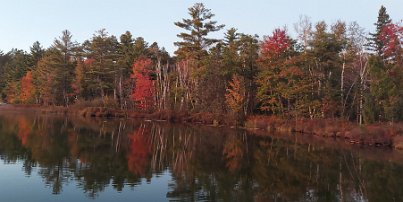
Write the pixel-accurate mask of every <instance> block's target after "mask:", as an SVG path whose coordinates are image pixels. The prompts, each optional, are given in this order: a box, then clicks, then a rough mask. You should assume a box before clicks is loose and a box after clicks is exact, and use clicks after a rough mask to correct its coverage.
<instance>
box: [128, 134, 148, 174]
mask: <svg viewBox="0 0 403 202" xmlns="http://www.w3.org/2000/svg"><path fill="white" fill-rule="evenodd" d="M130 141H131V144H130V152H129V154H128V169H129V171H130V172H132V173H134V174H136V175H144V174H145V171H146V167H147V165H148V164H149V162H150V161H149V157H150V155H151V145H150V144H149V142H148V141H147V139H146V136H145V135H144V128H142V127H140V128H139V129H138V130H137V132H135V133H134V134H133V135H131V136H130Z"/></svg>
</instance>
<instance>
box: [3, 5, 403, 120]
mask: <svg viewBox="0 0 403 202" xmlns="http://www.w3.org/2000/svg"><path fill="white" fill-rule="evenodd" d="M188 14H189V15H188V16H187V18H185V19H182V20H179V21H177V22H174V24H173V25H172V26H177V27H179V28H181V29H182V30H183V32H181V33H178V35H177V37H178V41H177V42H175V46H176V47H177V49H176V51H175V53H174V55H173V56H171V55H170V54H169V53H168V52H167V51H166V50H165V49H164V48H162V47H160V45H159V44H157V43H156V42H153V43H149V42H146V41H145V40H144V38H143V37H140V36H139V37H135V36H133V35H132V34H131V33H130V32H129V31H126V32H125V33H123V34H121V35H120V37H116V36H114V35H110V34H109V33H108V32H107V31H106V30H105V29H101V30H99V31H96V32H95V33H94V35H93V36H92V38H90V39H88V40H85V41H84V42H82V43H79V42H76V41H74V39H73V34H72V33H70V31H68V30H64V31H62V33H61V36H59V37H57V38H56V39H55V41H54V43H53V44H52V45H51V46H50V47H48V48H44V47H42V45H41V44H40V43H39V42H38V41H37V42H34V43H33V45H32V46H31V48H30V51H29V52H27V51H24V50H19V49H12V50H11V51H9V52H6V53H5V52H1V51H0V103H1V102H5V103H8V104H24V105H26V104H30V105H32V104H34V105H40V106H64V107H71V106H74V105H85V106H98V107H110V108H116V109H120V110H134V111H138V112H144V113H152V112H158V111H172V112H189V113H200V112H203V113H212V114H226V115H228V116H231V117H233V118H234V119H236V120H238V121H240V122H242V121H243V120H244V119H245V117H247V116H250V115H256V114H259V115H273V116H278V117H282V118H286V119H291V118H307V119H318V118H319V119H322V118H323V119H324V118H340V119H343V120H349V121H353V122H356V123H359V124H370V123H375V122H398V121H402V120H403V50H402V48H403V47H402V45H403V26H402V22H403V21H402V20H401V19H398V20H399V21H396V22H395V21H394V20H392V19H391V18H390V16H389V15H388V13H387V10H386V8H385V7H383V6H382V7H381V8H380V9H379V13H378V18H377V21H376V22H374V26H375V29H374V30H375V31H374V32H373V33H368V32H367V31H366V30H365V29H364V28H362V27H360V25H359V24H358V23H356V22H343V21H337V22H335V23H333V24H327V23H326V22H324V21H320V22H311V20H310V18H309V17H301V18H300V21H299V22H296V23H295V24H294V26H293V28H294V29H295V31H296V33H297V34H296V37H295V38H293V37H291V36H290V34H289V32H290V31H289V30H288V28H286V27H279V28H277V29H275V30H273V31H272V33H267V35H266V36H263V37H259V36H257V35H255V34H245V33H240V32H238V30H237V29H236V28H227V27H225V25H222V24H220V23H218V22H217V21H215V20H214V16H215V15H214V14H213V13H212V11H211V10H210V9H208V8H206V7H205V5H203V4H202V3H196V4H194V5H193V6H192V7H190V8H189V9H188ZM224 29H226V31H224V36H223V37H222V38H221V39H216V38H212V37H211V33H213V32H218V31H223V30H224Z"/></svg>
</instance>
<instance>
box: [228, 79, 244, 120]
mask: <svg viewBox="0 0 403 202" xmlns="http://www.w3.org/2000/svg"><path fill="white" fill-rule="evenodd" d="M225 100H226V103H227V104H228V106H229V108H231V110H232V111H233V112H234V113H238V112H240V111H241V110H242V108H243V106H244V103H245V87H244V85H243V80H242V78H240V77H239V76H236V75H234V76H233V77H232V81H231V82H229V88H228V89H227V93H226V94H225Z"/></svg>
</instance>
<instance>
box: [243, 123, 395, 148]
mask: <svg viewBox="0 0 403 202" xmlns="http://www.w3.org/2000/svg"><path fill="white" fill-rule="evenodd" d="M245 127H246V128H247V129H249V130H256V129H257V130H265V131H266V132H269V133H272V132H279V133H284V132H287V133H290V132H292V133H301V134H308V135H313V136H320V137H326V138H335V139H336V138H337V139H343V140H345V142H348V143H350V144H358V145H365V146H376V147H393V148H395V149H403V124H402V123H378V124H372V125H362V126H360V125H357V124H354V123H352V122H348V121H344V120H340V119H315V120H311V119H293V120H286V119H281V118H278V117H272V116H251V117H248V119H247V121H246V123H245Z"/></svg>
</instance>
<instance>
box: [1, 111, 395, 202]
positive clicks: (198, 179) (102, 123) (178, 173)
mask: <svg viewBox="0 0 403 202" xmlns="http://www.w3.org/2000/svg"><path fill="white" fill-rule="evenodd" d="M326 141H327V142H325V143H324V142H318V141H316V140H311V139H310V138H309V137H308V136H302V135H298V136H293V135H288V136H285V137H277V136H275V135H274V136H272V137H259V136H252V135H250V134H247V133H246V132H244V131H240V130H229V129H220V128H218V129H217V128H210V127H199V126H186V125H170V124H166V123H156V122H141V121H134V120H88V119H79V118H66V117H58V116H43V115H35V114H32V113H29V115H28V114H23V113H14V112H4V111H0V159H1V161H0V201H7V202H18V201H24V202H25V201H31V202H33V201H40V202H44V201H69V202H70V201H74V202H76V201H114V202H117V201H403V164H402V163H403V154H402V153H398V152H392V151H390V150H380V149H368V148H367V149H365V148H361V149H359V148H349V146H346V145H345V144H340V143H337V142H334V141H332V140H326ZM324 145H326V146H324Z"/></svg>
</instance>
